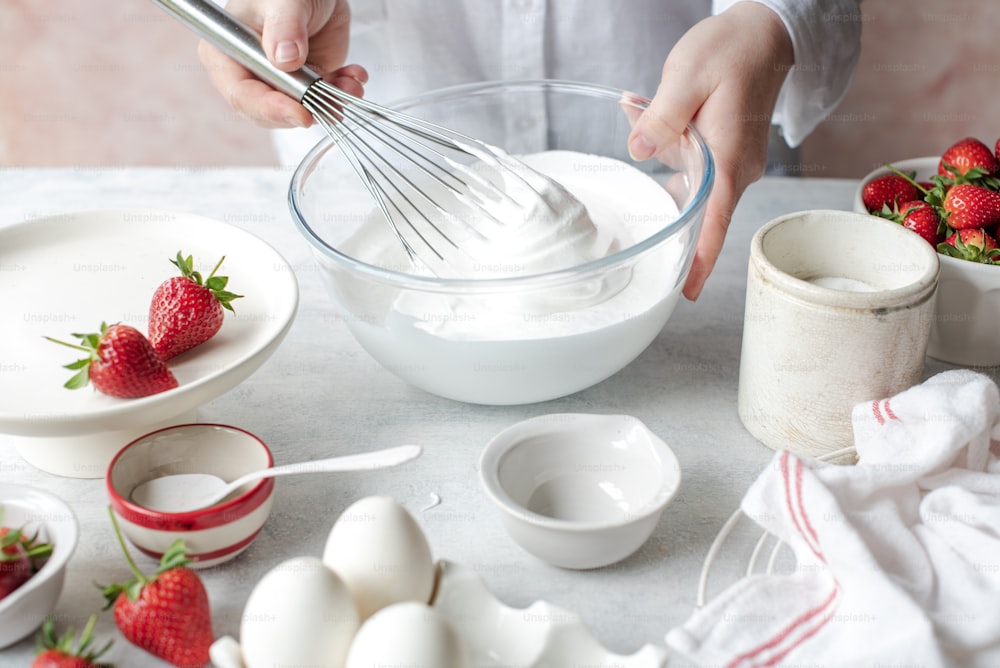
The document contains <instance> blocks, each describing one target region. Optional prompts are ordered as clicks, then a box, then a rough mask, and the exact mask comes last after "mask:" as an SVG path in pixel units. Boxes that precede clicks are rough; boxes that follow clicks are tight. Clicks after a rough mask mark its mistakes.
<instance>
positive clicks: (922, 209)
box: [898, 200, 944, 247]
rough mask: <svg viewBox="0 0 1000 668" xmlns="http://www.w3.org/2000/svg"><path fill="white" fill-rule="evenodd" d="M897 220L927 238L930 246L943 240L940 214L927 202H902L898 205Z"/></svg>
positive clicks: (935, 245)
mask: <svg viewBox="0 0 1000 668" xmlns="http://www.w3.org/2000/svg"><path fill="white" fill-rule="evenodd" d="M898 216H899V219H898V222H899V223H900V224H901V225H902V226H903V227H905V228H907V229H908V230H913V231H914V232H916V233H917V234H919V235H920V236H921V237H923V238H924V239H926V240H927V243H929V244H930V245H931V246H934V247H937V245H938V244H939V243H941V242H942V241H944V230H943V229H942V228H943V226H942V224H941V223H942V221H941V216H940V215H938V212H937V209H935V208H934V207H933V206H931V205H930V204H928V203H927V202H924V201H921V200H916V201H913V202H904V203H903V204H900V205H899V207H898Z"/></svg>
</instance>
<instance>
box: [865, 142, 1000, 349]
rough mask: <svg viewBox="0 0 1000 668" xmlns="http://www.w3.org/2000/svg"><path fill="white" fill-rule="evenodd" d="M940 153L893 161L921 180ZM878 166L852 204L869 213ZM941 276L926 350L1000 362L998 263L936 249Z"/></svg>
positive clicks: (932, 171)
mask: <svg viewBox="0 0 1000 668" xmlns="http://www.w3.org/2000/svg"><path fill="white" fill-rule="evenodd" d="M939 161H940V158H939V157H937V156H927V157H923V158H911V159H909V160H900V161H898V162H892V163H890V164H892V165H894V166H895V167H897V168H898V169H900V170H902V171H904V172H910V171H913V172H916V178H917V180H918V181H922V180H928V179H929V178H930V177H931V176H933V175H934V174H936V173H937V167H938V162H939ZM888 172H889V170H888V169H886V168H885V167H880V168H878V169H876V170H873V171H871V172H870V173H868V174H866V175H865V176H864V177H863V178H862V179H861V182H860V183H859V184H858V188H857V190H856V191H855V195H854V210H855V211H858V212H860V213H867V210H866V209H865V206H864V203H863V202H862V199H861V191H862V189H863V188H864V185H865V184H866V183H868V182H869V181H870V180H872V179H873V178H875V177H876V176H880V175H882V174H887V173H888ZM938 260H940V263H941V276H940V279H939V281H938V290H937V297H936V301H935V307H934V321H933V322H932V324H931V333H930V338H929V339H928V342H927V354H928V355H930V356H931V357H934V358H935V359H939V360H941V361H942V362H948V363H950V364H958V365H962V366H976V367H979V366H996V365H1000V337H998V336H997V334H996V324H997V323H998V322H1000V266H996V265H987V264H980V263H978V262H968V261H966V260H959V259H957V258H953V257H949V256H947V255H943V254H941V253H939V254H938Z"/></svg>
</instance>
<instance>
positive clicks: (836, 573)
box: [667, 370, 1000, 668]
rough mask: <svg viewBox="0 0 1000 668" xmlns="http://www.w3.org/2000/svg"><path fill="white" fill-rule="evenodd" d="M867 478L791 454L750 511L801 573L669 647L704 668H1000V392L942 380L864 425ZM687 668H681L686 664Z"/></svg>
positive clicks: (710, 613) (752, 590)
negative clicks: (784, 548)
mask: <svg viewBox="0 0 1000 668" xmlns="http://www.w3.org/2000/svg"><path fill="white" fill-rule="evenodd" d="M852 419H853V427H854V438H855V446H856V448H857V451H858V462H857V464H856V465H854V466H838V465H833V464H824V463H821V462H816V461H812V460H802V459H799V458H797V457H795V456H794V455H791V454H789V453H788V452H779V453H776V455H775V457H774V459H773V460H772V463H771V465H770V466H768V467H767V469H766V470H765V471H763V472H762V473H761V475H760V476H759V478H758V479H757V480H756V481H755V482H754V484H753V485H752V486H751V488H750V489H749V491H748V492H747V494H746V496H745V498H744V499H743V503H742V504H741V509H742V510H743V512H744V514H745V515H746V516H747V517H749V518H751V519H753V520H754V521H755V522H757V523H758V524H759V525H760V526H761V527H763V528H764V529H765V530H767V531H768V532H770V533H772V534H774V535H775V536H777V537H778V538H779V539H781V540H782V541H784V542H785V543H786V544H787V545H788V546H789V547H790V548H791V549H792V550H793V551H794V554H795V557H796V561H797V569H796V571H795V572H794V573H775V574H759V575H752V576H748V577H745V578H743V579H741V580H739V581H738V582H736V583H735V584H733V585H732V586H730V587H729V588H727V589H726V590H724V591H723V592H721V593H720V594H719V595H718V596H716V597H715V598H714V599H713V600H711V601H710V602H708V603H707V604H706V605H705V607H704V608H702V609H700V610H697V611H695V613H694V614H693V615H692V616H691V618H690V619H688V620H687V621H686V622H685V623H684V624H683V625H682V626H680V627H679V628H675V629H672V630H671V631H670V632H669V633H668V634H667V644H668V645H669V646H670V647H671V648H672V649H673V650H674V651H675V652H676V653H677V654H678V655H680V657H683V658H686V659H687V660H689V661H691V662H692V663H693V664H694V665H708V666H720V667H721V666H726V667H729V668H751V667H753V666H783V665H784V666H813V665H816V666H824V667H827V666H860V667H865V666H868V667H870V668H885V667H887V666H900V667H901V666H908V667H909V666H912V667H918V666H919V667H922V668H932V667H936V666H948V667H951V666H963V667H966V666H967V667H975V668H985V667H987V666H990V667H992V668H996V667H997V666H1000V422H998V421H1000V392H998V390H997V386H996V384H995V383H994V382H993V381H992V380H991V379H990V378H988V377H987V376H984V375H982V374H980V373H976V372H973V371H969V370H955V371H946V372H943V373H940V374H938V375H936V376H934V377H932V378H930V379H928V380H926V381H925V382H923V383H922V384H921V385H918V386H915V387H913V388H910V389H909V390H906V391H905V392H902V393H900V394H898V395H896V396H894V397H890V398H888V399H881V400H878V401H874V402H871V403H868V404H863V405H858V406H856V407H855V409H854V413H853V416H852ZM671 665H675V664H671Z"/></svg>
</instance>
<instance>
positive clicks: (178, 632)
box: [102, 509, 214, 668]
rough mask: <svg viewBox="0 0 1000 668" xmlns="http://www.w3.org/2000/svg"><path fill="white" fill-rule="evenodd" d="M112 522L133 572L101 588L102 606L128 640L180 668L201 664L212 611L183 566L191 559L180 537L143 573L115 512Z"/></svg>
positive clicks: (205, 595)
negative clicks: (109, 610)
mask: <svg viewBox="0 0 1000 668" xmlns="http://www.w3.org/2000/svg"><path fill="white" fill-rule="evenodd" d="M109 512H110V509H109ZM111 522H112V524H113V525H114V528H115V535H116V536H117V538H118V544H119V545H120V546H121V548H122V551H123V552H124V553H125V559H126V561H128V565H129V568H130V569H131V570H132V573H133V575H134V576H135V577H134V579H132V580H129V581H128V582H126V583H124V584H112V585H108V586H107V587H104V588H103V589H102V593H103V594H104V597H105V599H106V600H107V606H106V608H108V607H111V606H114V614H115V624H117V625H118V629H119V630H120V631H121V632H122V635H124V636H125V638H126V639H127V640H128V641H129V642H131V643H133V644H135V645H137V646H138V647H141V648H142V649H144V650H146V651H147V652H149V653H151V654H154V655H156V656H158V657H160V658H161V659H163V660H164V661H167V662H168V663H171V664H173V665H175V666H179V667H180V668H188V667H190V668H195V667H197V666H204V665H205V664H207V663H208V661H209V656H208V650H209V647H211V645H212V642H213V641H214V638H213V634H212V614H211V609H210V608H209V603H208V592H206V591H205V585H204V584H203V583H202V581H201V578H199V577H198V574H197V573H195V572H194V571H193V570H191V569H190V568H187V567H186V564H188V563H190V562H191V560H190V559H188V558H187V556H186V554H185V549H184V541H182V540H180V539H178V540H176V541H174V542H173V544H171V545H170V547H169V548H167V551H166V552H164V553H163V557H162V559H161V560H160V567H159V568H158V569H157V570H156V573H155V574H154V575H153V576H152V577H147V576H145V575H143V574H142V573H141V572H140V571H139V567H138V566H136V564H135V561H134V560H133V559H132V556H131V555H130V554H129V552H128V549H127V548H126V547H125V540H124V539H123V538H122V535H121V531H120V530H119V528H118V522H117V521H116V520H115V516H114V513H111ZM106 608H105V609H106Z"/></svg>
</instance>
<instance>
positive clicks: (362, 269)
mask: <svg viewBox="0 0 1000 668" xmlns="http://www.w3.org/2000/svg"><path fill="white" fill-rule="evenodd" d="M510 88H515V89H517V88H527V89H529V90H536V89H542V90H562V91H570V92H579V93H584V94H587V95H591V96H593V97H602V98H605V99H614V100H617V101H618V102H619V103H620V104H629V105H631V106H633V107H635V108H638V109H645V108H646V107H648V106H649V104H650V102H651V100H650V99H649V98H647V97H643V96H642V95H638V94H636V93H632V92H629V91H625V90H621V89H618V88H614V87H611V86H603V85H600V84H592V83H585V82H578V81H568V80H562V79H515V80H495V81H482V82H475V83H467V84H458V85H454V86H447V87H443V88H438V89H435V90H432V91H429V92H426V93H421V94H418V95H413V96H410V97H406V98H403V99H401V100H398V101H396V102H394V103H391V104H389V105H387V106H389V107H391V108H393V109H399V110H400V111H406V110H407V109H409V108H411V107H413V106H416V105H419V104H423V103H426V102H428V101H434V102H438V101H441V100H442V99H447V98H449V97H455V96H460V97H472V96H475V95H478V94H482V93H484V92H490V93H492V92H496V91H500V90H504V89H510ZM686 134H687V135H688V136H689V137H690V138H691V140H692V143H693V145H694V146H695V147H696V148H697V150H698V153H699V154H700V156H701V159H702V161H703V163H704V169H703V171H702V175H701V181H700V183H698V184H697V189H696V190H695V191H694V197H693V198H692V200H691V201H690V202H689V203H688V204H687V206H685V207H684V209H682V210H681V211H680V213H679V215H678V216H677V218H676V219H674V220H673V221H671V222H670V223H668V224H667V225H666V226H664V227H662V228H661V229H659V230H657V231H656V232H655V233H653V234H651V235H650V236H648V237H647V238H645V239H643V240H642V241H640V242H638V243H635V244H632V245H631V246H628V247H627V248H623V249H622V250H619V251H617V252H614V253H611V254H610V255H606V256H604V257H601V258H597V259H595V260H590V261H588V262H585V263H583V264H578V265H575V266H572V267H566V268H563V269H557V270H554V271H547V272H543V273H537V274H525V275H518V276H509V277H504V278H488V279H468V278H462V279H455V278H440V277H437V276H425V275H419V274H411V273H406V272H401V271H395V270H392V269H387V268H385V267H379V266H377V265H373V264H368V263H367V262H362V261H361V260H358V259H357V258H354V257H351V256H350V255H347V254H345V253H343V252H341V251H339V250H337V249H336V248H334V247H333V246H331V245H330V244H328V243H327V242H326V241H324V240H323V239H322V238H321V237H320V236H319V234H317V233H316V232H315V231H314V230H313V229H312V227H310V225H309V224H308V223H307V222H306V221H305V218H304V216H303V215H302V213H301V211H300V210H299V207H298V203H297V199H298V198H297V196H296V192H297V191H298V190H299V185H300V184H301V183H302V182H303V180H304V179H305V178H306V177H307V176H308V175H309V174H310V173H311V172H312V171H313V170H314V169H315V168H316V166H317V164H318V163H319V160H320V159H321V158H322V156H323V155H325V154H326V152H327V151H329V150H331V149H332V148H334V145H335V143H336V140H335V139H334V138H333V137H331V136H325V137H323V138H322V139H320V140H319V141H318V142H317V143H316V144H315V145H314V146H313V147H312V148H311V149H310V150H309V152H308V153H306V155H305V156H304V157H303V158H302V160H301V161H300V162H299V164H298V165H297V166H296V167H295V170H294V172H293V173H292V178H291V181H290V183H289V187H288V206H289V210H290V211H291V214H292V221H293V222H294V223H295V226H296V227H298V228H299V231H300V232H301V233H302V235H303V236H304V237H305V238H306V240H307V241H308V242H309V244H310V246H312V248H314V249H316V250H318V251H320V252H321V253H322V254H323V255H324V256H325V257H327V258H330V259H331V260H333V261H334V262H337V263H338V264H341V265H344V266H346V267H347V268H349V269H350V270H351V271H352V272H356V273H357V274H359V275H362V276H366V277H368V278H374V279H377V280H379V281H381V282H389V283H393V284H402V285H405V286H406V287H408V288H411V289H416V288H420V289H425V290H428V291H433V292H450V291H456V290H457V291H461V292H466V291H475V292H479V291H491V290H508V289H510V288H515V287H522V286H523V287H530V288H533V289H536V288H539V287H544V286H554V285H563V284H566V283H569V282H573V281H576V280H579V278H580V276H581V275H587V274H593V273H600V272H603V271H605V270H608V269H610V268H614V267H616V266H619V265H622V264H625V263H626V262H628V261H629V260H631V259H632V258H634V257H637V256H640V255H643V254H644V253H645V252H647V251H649V250H651V249H652V248H654V247H656V246H657V245H659V243H660V242H662V241H663V240H665V239H666V238H668V237H670V236H672V235H673V234H674V233H675V232H676V231H677V230H678V229H682V228H684V227H686V226H687V225H688V224H689V223H690V222H691V219H692V218H694V217H695V216H697V215H698V212H699V211H700V210H701V209H702V207H703V206H704V205H705V203H706V202H707V200H708V197H709V194H710V193H711V190H712V184H713V182H714V180H715V161H714V158H713V156H712V152H711V149H710V148H709V147H708V143H707V142H706V141H705V139H704V137H703V136H702V135H701V133H700V132H699V131H698V129H697V128H696V127H695V126H694V125H692V124H690V123H689V124H688V126H687V129H686Z"/></svg>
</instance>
